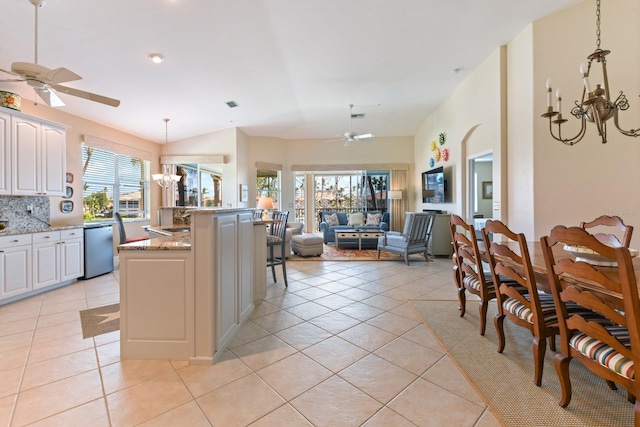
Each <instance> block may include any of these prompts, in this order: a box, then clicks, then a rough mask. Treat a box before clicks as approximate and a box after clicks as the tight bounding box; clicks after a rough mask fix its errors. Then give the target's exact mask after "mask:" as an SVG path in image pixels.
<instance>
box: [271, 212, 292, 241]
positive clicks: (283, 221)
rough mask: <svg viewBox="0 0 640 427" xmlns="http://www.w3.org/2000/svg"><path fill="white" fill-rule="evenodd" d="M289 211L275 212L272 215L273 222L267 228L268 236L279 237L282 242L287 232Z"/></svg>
mask: <svg viewBox="0 0 640 427" xmlns="http://www.w3.org/2000/svg"><path fill="white" fill-rule="evenodd" d="M288 217H289V211H277V212H274V213H273V215H272V219H273V222H271V224H270V226H269V234H270V235H271V236H275V237H279V238H281V239H282V240H283V241H284V238H285V235H286V232H287V218H288Z"/></svg>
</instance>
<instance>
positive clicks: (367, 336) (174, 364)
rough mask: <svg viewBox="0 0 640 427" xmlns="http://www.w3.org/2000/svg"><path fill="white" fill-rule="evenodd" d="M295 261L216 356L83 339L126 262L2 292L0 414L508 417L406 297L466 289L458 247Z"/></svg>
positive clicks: (86, 419)
mask: <svg viewBox="0 0 640 427" xmlns="http://www.w3.org/2000/svg"><path fill="white" fill-rule="evenodd" d="M279 270H280V269H278V271H279ZM287 270H288V272H289V274H288V279H289V288H288V289H286V290H285V289H284V287H283V285H282V280H281V278H280V279H279V280H278V283H271V282H270V283H269V286H268V295H267V298H266V299H265V301H264V302H263V303H262V304H260V305H259V306H258V307H257V308H256V309H255V311H254V312H253V314H252V315H251V318H250V320H248V321H247V322H246V323H245V324H244V325H243V326H242V328H241V329H240V331H239V333H238V334H237V335H236V337H235V338H234V340H233V341H232V343H231V344H230V345H229V350H228V351H227V352H226V353H225V355H224V359H223V360H222V361H220V362H219V363H217V364H216V365H213V366H196V365H188V363H187V362H185V361H168V360H145V361H138V360H128V361H120V359H119V333H118V332H115V333H109V334H105V335H100V336H97V337H95V338H90V339H82V333H81V326H80V316H79V315H78V311H79V310H81V309H86V308H90V307H97V306H101V305H107V304H112V303H114V302H118V301H119V285H118V271H116V272H114V273H112V274H107V275H104V276H101V277H98V278H95V279H91V280H87V281H78V282H77V283H74V284H72V285H69V286H67V287H64V288H61V289H57V290H54V291H50V292H47V293H45V294H42V295H38V296H34V297H30V298H27V299H25V300H22V301H19V302H15V303H12V304H8V305H5V306H1V307H0V425H7V426H22V425H33V426H47V427H48V426H83V427H84V426H134V425H144V426H210V425H213V426H224V427H227V426H248V425H251V426H310V425H314V426H360V425H363V426H367V427H374V426H415V425H418V426H444V425H446V426H459V427H464V426H483V427H484V426H497V425H499V422H498V421H497V420H496V418H495V417H494V416H493V414H492V413H491V412H490V411H489V410H488V409H487V408H486V406H485V404H484V403H483V401H482V399H481V398H480V397H479V396H478V395H477V393H476V392H475V391H474V390H473V388H472V387H471V386H470V385H469V384H468V382H467V381H466V380H465V379H464V377H463V376H462V374H461V373H460V372H459V371H458V369H457V368H456V367H455V365H454V364H453V363H452V361H451V360H450V359H449V358H448V357H447V356H446V355H445V353H444V352H443V350H442V348H441V347H440V346H439V344H438V343H437V342H436V341H435V340H434V338H433V337H432V336H431V335H430V334H429V332H428V331H427V329H426V328H425V326H424V325H422V324H421V323H420V322H419V320H418V318H417V316H416V315H415V313H414V312H413V310H412V309H411V307H410V306H409V305H408V304H407V299H456V293H455V286H454V285H453V283H452V278H451V261H450V260H443V259H438V260H435V262H431V263H428V264H426V263H424V262H414V263H412V264H411V265H410V266H406V265H404V263H402V262H393V261H383V262H376V261H366V262H323V261H291V262H288V263H287ZM269 277H270V274H269Z"/></svg>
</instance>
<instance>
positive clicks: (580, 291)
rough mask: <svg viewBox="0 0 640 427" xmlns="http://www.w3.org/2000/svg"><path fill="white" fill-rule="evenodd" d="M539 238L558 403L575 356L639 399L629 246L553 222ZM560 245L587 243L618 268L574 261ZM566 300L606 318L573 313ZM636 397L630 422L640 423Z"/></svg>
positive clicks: (638, 325) (565, 396)
mask: <svg viewBox="0 0 640 427" xmlns="http://www.w3.org/2000/svg"><path fill="white" fill-rule="evenodd" d="M540 241H541V244H542V250H543V253H544V258H545V264H546V268H547V273H548V276H549V282H550V285H551V290H552V293H553V298H554V301H555V304H556V312H557V315H558V325H559V329H560V343H561V348H560V353H558V355H556V357H555V361H554V363H555V367H556V370H557V372H558V377H559V379H560V385H561V387H562V398H561V400H560V402H559V403H560V406H562V407H566V406H567V405H568V404H569V402H570V401H571V381H570V378H569V363H570V362H571V360H572V359H573V358H576V359H578V360H579V361H580V362H582V364H583V365H584V366H586V367H587V368H588V369H589V370H590V371H591V372H593V373H594V374H596V375H598V376H600V377H601V378H603V379H605V380H606V381H607V383H609V384H612V383H617V384H619V385H622V386H623V387H625V388H626V389H627V391H628V393H629V394H630V395H631V396H633V397H635V398H637V397H638V396H639V394H638V393H640V387H639V386H638V382H637V381H636V376H635V365H636V364H638V363H640V332H639V330H640V318H639V312H640V301H639V299H638V287H637V283H636V276H635V272H634V270H633V265H632V261H631V255H630V254H629V250H628V249H627V248H624V247H619V248H612V247H610V246H607V245H605V244H603V243H602V242H600V241H599V240H598V239H597V238H596V237H595V236H593V235H590V234H589V233H587V232H586V231H585V230H584V229H582V228H579V227H571V228H566V227H564V226H557V227H555V228H554V229H553V230H551V233H550V234H549V236H548V237H543V238H542V239H540ZM563 245H571V246H584V247H587V248H589V249H591V250H592V251H594V252H595V253H596V254H598V255H599V256H600V257H601V259H602V260H608V261H616V262H617V264H618V267H617V268H611V267H598V266H595V265H592V264H590V263H589V264H588V263H586V262H583V261H574V260H573V257H571V256H569V254H568V253H567V256H564V254H563V253H562V251H561V250H560V249H561V248H563V247H564V246H563ZM554 246H558V248H554ZM554 249H555V251H554ZM569 303H575V304H579V305H581V306H582V307H584V308H587V309H589V310H593V312H595V313H597V314H599V315H600V316H602V317H604V318H606V319H607V321H606V322H605V321H602V320H599V319H593V318H589V317H585V316H583V315H580V314H575V313H571V312H570V311H569V310H567V304H569ZM634 400H635V407H634V424H635V425H636V426H640V400H639V399H634Z"/></svg>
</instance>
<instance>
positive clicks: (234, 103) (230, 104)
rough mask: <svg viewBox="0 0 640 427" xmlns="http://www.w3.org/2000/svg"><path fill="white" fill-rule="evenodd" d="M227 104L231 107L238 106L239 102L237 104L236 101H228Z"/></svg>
mask: <svg viewBox="0 0 640 427" xmlns="http://www.w3.org/2000/svg"><path fill="white" fill-rule="evenodd" d="M226 104H227V107H229V108H236V107H237V106H238V104H236V101H227V102H226Z"/></svg>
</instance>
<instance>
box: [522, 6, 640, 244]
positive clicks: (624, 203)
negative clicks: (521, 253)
mask: <svg viewBox="0 0 640 427" xmlns="http://www.w3.org/2000/svg"><path fill="white" fill-rule="evenodd" d="M601 10H602V17H601V19H602V24H601V30H602V44H601V48H602V49H609V50H611V51H612V52H611V54H610V55H609V56H607V66H608V72H609V83H610V86H611V90H612V92H613V95H612V96H613V97H614V98H615V97H616V96H617V94H618V92H619V91H621V90H623V91H624V93H625V94H626V95H627V98H628V99H629V102H630V104H631V108H630V109H629V110H627V111H623V112H621V113H620V121H621V125H622V127H623V128H626V129H629V128H636V129H637V128H638V127H639V126H640V102H639V100H640V98H638V94H640V55H638V52H640V25H638V18H640V2H639V1H638V0H616V1H608V2H603V4H602V7H601ZM533 40H534V72H533V88H534V98H533V106H534V117H535V118H534V121H533V123H534V126H533V141H534V145H533V154H534V164H533V168H534V169H533V177H534V182H535V185H534V206H535V207H534V209H535V212H534V218H533V220H534V235H533V236H530V237H533V238H536V239H537V238H539V237H540V236H542V235H545V234H547V233H548V232H549V231H550V230H551V228H552V227H553V226H554V225H556V224H565V225H575V224H578V223H579V222H580V221H583V220H591V219H593V218H595V217H597V216H599V215H603V214H613V215H619V216H621V217H622V218H623V219H624V220H625V222H626V223H628V224H631V225H633V226H634V227H635V228H636V229H640V168H638V161H639V160H640V139H638V138H630V137H626V136H623V135H621V134H620V133H619V132H618V131H617V130H616V129H615V127H614V126H613V123H611V122H610V123H608V140H609V142H608V143H607V144H604V145H603V144H602V143H601V142H600V138H599V136H598V134H597V130H596V128H595V126H594V125H593V124H591V123H588V124H587V126H588V128H587V133H586V135H585V137H584V138H583V140H582V141H581V142H579V143H578V144H577V145H575V146H573V147H569V146H565V145H563V144H561V143H559V142H556V141H554V140H552V139H551V137H550V136H549V133H548V121H547V120H546V119H542V118H538V116H539V114H541V113H542V112H543V111H545V108H546V98H545V86H544V85H545V81H546V79H547V77H551V78H552V80H553V82H554V83H553V84H554V90H555V88H557V87H560V88H561V89H562V92H563V104H564V106H563V116H565V118H567V119H569V122H567V123H566V124H565V125H563V128H565V129H564V130H563V134H564V136H572V134H575V133H577V132H578V129H579V121H578V120H577V119H575V118H573V117H572V116H570V114H568V113H569V108H570V106H571V105H572V104H573V102H574V100H577V99H579V98H580V96H581V94H582V83H581V75H580V74H579V65H580V63H581V62H583V61H586V57H587V55H589V54H590V53H591V52H593V51H594V50H595V48H596V46H595V45H596V37H595V5H594V2H584V3H581V4H579V5H577V6H575V7H572V8H570V9H567V10H565V11H563V12H561V13H558V14H556V15H553V16H550V17H547V18H545V19H542V20H540V21H537V22H535V23H534V24H533ZM594 65H596V66H597V65H599V64H594ZM592 69H593V68H592ZM596 75H599V74H597V73H596V72H595V70H594V71H592V76H593V77H592V78H591V84H592V86H594V87H595V84H596V83H598V82H602V79H601V78H598V77H595V76H596ZM516 131H518V130H516ZM526 131H528V129H526ZM632 245H633V246H634V247H639V246H640V233H635V235H634V238H633V241H632Z"/></svg>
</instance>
